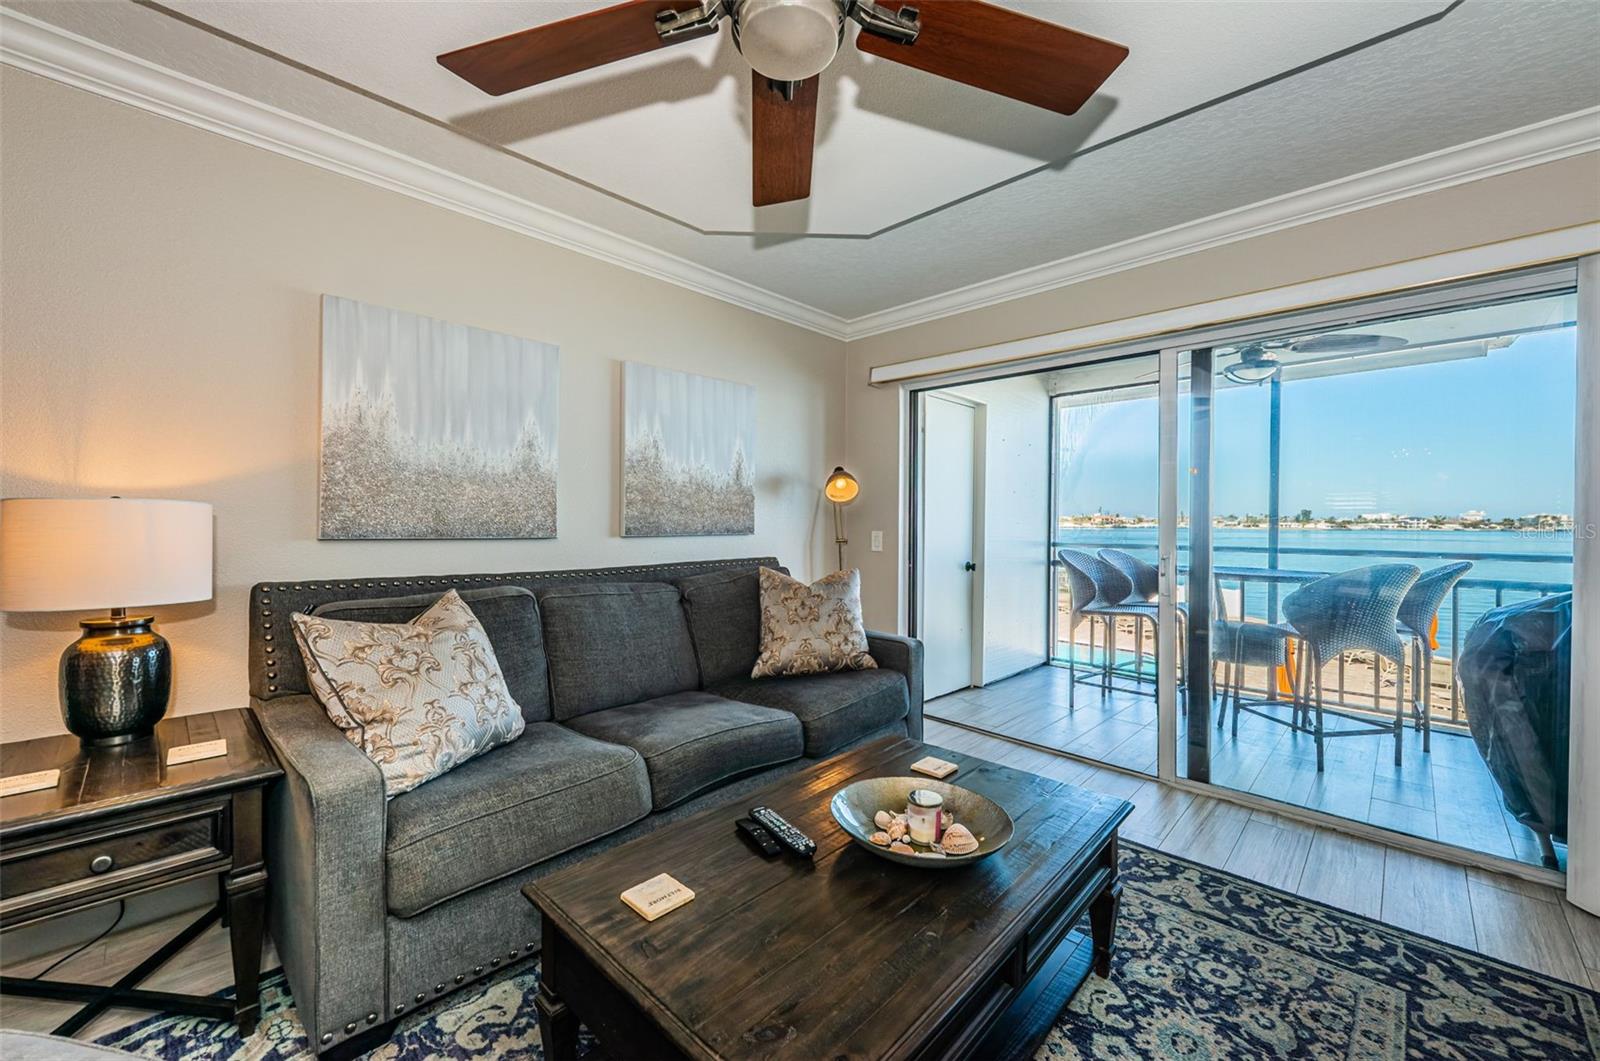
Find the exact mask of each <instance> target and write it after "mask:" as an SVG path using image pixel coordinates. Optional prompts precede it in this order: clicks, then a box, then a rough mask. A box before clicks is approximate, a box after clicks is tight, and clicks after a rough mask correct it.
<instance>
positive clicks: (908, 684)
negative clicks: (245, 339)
mask: <svg viewBox="0 0 1600 1061" xmlns="http://www.w3.org/2000/svg"><path fill="white" fill-rule="evenodd" d="M759 566H766V567H774V568H777V567H778V566H779V565H778V563H777V561H776V560H775V559H773V558H770V557H767V558H747V559H738V560H712V561H703V562H694V563H681V564H663V565H655V566H643V567H618V568H599V569H594V570H588V571H551V572H529V573H520V574H491V575H482V574H479V575H453V576H452V575H443V576H425V577H412V578H407V577H400V578H372V579H345V580H329V581H316V582H298V583H296V582H271V583H262V584H260V585H257V586H255V587H254V588H253V589H252V590H251V592H250V692H251V704H252V707H253V709H254V711H255V714H256V717H257V718H258V719H259V720H260V723H261V727H262V729H263V730H264V731H265V733H266V735H267V738H268V739H269V740H270V741H271V742H272V746H273V748H274V749H275V750H276V752H277V754H278V758H279V761H280V762H281V763H282V765H283V769H284V779H283V781H282V782H281V783H279V785H278V786H277V787H276V788H275V789H274V791H273V793H272V795H271V797H270V799H271V802H270V805H269V808H268V836H267V844H268V846H267V863H268V869H269V873H270V896H271V900H270V901H271V907H270V927H271V931H272V935H273V939H274V941H275V942H276V944H277V947H278V952H279V955H280V956H281V958H282V961H283V966H284V970H285V972H286V973H287V975H288V978H289V986H290V988H291V989H292V990H293V992H294V998H295V1003H296V1006H297V1008H298V1010H299V1015H300V1018H301V1020H302V1021H303V1022H304V1023H305V1027H306V1030H307V1031H308V1032H309V1034H310V1039H311V1042H312V1044H313V1046H314V1047H315V1048H316V1049H317V1051H318V1052H319V1053H320V1052H323V1051H328V1050H338V1051H340V1052H343V1051H344V1050H348V1049H350V1048H352V1047H354V1046H356V1045H357V1043H356V1042H351V1041H350V1040H352V1039H356V1040H360V1041H366V1040H370V1039H371V1038H372V1036H373V1033H374V1032H375V1031H381V1030H382V1029H384V1028H385V1027H386V1026H387V1025H388V1024H389V1023H391V1022H392V1021H394V1020H395V1019H397V1018H399V1017H401V1016H404V1015H405V1014H406V1013H408V1012H410V1011H411V1010H412V1009H414V1008H415V1007H417V1006H419V1005H423V1004H426V1003H429V1002H432V1001H433V1000H435V999H437V998H439V997H440V996H442V995H445V994H448V993H449V992H451V991H453V990H455V989H456V988H458V987H462V986H464V985H466V984H468V983H471V982H472V981H474V980H477V979H479V978H481V977H485V976H488V975H491V974H493V973H495V972H498V971H499V970H500V969H502V968H504V967H505V966H506V965H507V964H508V963H511V962H516V961H519V960H522V959H525V958H528V957H530V956H532V955H533V954H534V953H536V952H537V950H538V943H539V923H538V919H537V918H536V917H535V916H534V910H533V908H532V906H531V905H530V904H529V903H528V902H527V901H526V900H525V899H524V898H523V897H522V895H521V894H520V891H519V889H520V888H521V886H522V885H523V884H524V883H526V882H527V881H528V880H530V879H532V878H533V877H535V876H538V875H539V874H542V873H548V872H550V871H551V870H553V869H556V868H558V867H561V866H564V865H567V864H570V863H572V862H574V861H577V860H578V859H581V858H584V857H585V856H587V855H589V854H591V853H593V852H595V851H598V850H602V849H604V848H606V847H610V846H613V845H615V844H618V843H621V842H623V841H625V840H628V839H631V838H633V837H635V836H639V835H641V834H643V833H645V832H648V831H650V830H652V829H656V828H659V827H660V826H662V825H664V824H666V823H668V822H671V821H675V820H677V819H679V818H682V817H684V816H686V815H689V814H693V813H695V812H696V811H698V810H701V809H703V808H705V807H708V806H713V805H715V804H718V803H721V802H723V801H727V800H734V799H737V797H739V796H741V795H743V794H745V793H748V792H750V791H752V790H754V789H756V788H758V787H760V786H762V785H765V784H767V783H769V782H770V781H772V780H773V779H774V778H777V777H780V776H782V775H783V774H785V773H787V772H791V771H794V770H797V769H799V768H801V767H803V766H805V765H807V763H808V762H809V761H813V760H815V759H818V758H822V757H826V756H830V755H834V754H837V753H839V752H841V751H844V750H845V749H847V748H849V747H852V746H853V745H856V744H860V743H862V742H865V741H869V740H875V739H878V738H880V737H883V736H886V735H891V734H892V735H902V736H904V735H908V734H909V735H911V736H913V737H921V735H922V646H921V644H920V643H919V642H917V641H915V640H911V639H908V638H902V637H895V636H892V635H887V634H878V633H871V634H869V635H868V639H869V644H870V649H871V652H872V654H873V656H874V657H875V658H876V660H877V662H878V664H879V667H880V669H879V670H876V671H852V672H845V673H838V674H826V675H814V676H808V677H797V678H768V679H751V678H750V677H749V675H750V670H751V667H752V666H753V664H754V662H755V658H756V655H757V651H758V646H759V639H760V632H759V631H760V605H759V599H758V589H757V579H756V574H755V572H756V569H757V567H759ZM780 570H781V568H780ZM451 587H454V588H455V589H457V590H458V591H459V592H460V593H461V595H462V597H463V598H464V599H465V600H466V601H467V602H468V604H469V605H471V607H472V609H473V612H474V613H475V614H476V615H477V616H478V618H479V620H480V621H481V622H482V623H483V626H484V629H485V632H486V633H487V634H488V636H489V640H490V642H491V643H492V644H493V646H494V649H495V655H496V656H497V658H498V659H499V662H500V665H501V669H502V670H503V671H504V673H505V676H506V683H507V686H508V687H509V689H510V691H511V694H512V696H513V697H515V699H516V700H517V703H518V704H519V705H520V706H521V708H522V711H523V715H524V718H525V720H526V722H527V728H526V730H525V732H524V733H523V735H522V736H521V737H519V738H518V739H517V740H515V741H513V742H512V743H510V744H507V745H503V746H502V747H499V748H496V749H494V750H493V751H491V752H488V753H487V754H485V755H482V756H480V757H478V758H477V759H474V760H472V761H470V762H468V763H465V764H464V765H462V766H460V767H457V768H456V769H455V770H452V771H451V772H450V773H448V774H445V775H444V776H442V777H439V778H436V779H435V780H433V781H430V782H428V783H427V784H424V785H422V786H420V787H419V788H417V789H414V790H413V791H411V792H407V793H404V794H403V795H400V796H397V797H395V799H393V800H392V801H389V802H387V803H386V802H385V800H384V793H383V781H382V778H381V776H380V775H379V772H378V768H377V767H376V766H375V765H373V764H372V762H371V761H370V760H368V759H367V758H366V756H364V755H363V754H362V753H361V751H360V750H359V749H357V748H356V747H355V746H354V745H352V744H350V743H349V742H348V741H346V740H345V738H344V736H343V735H342V734H341V733H340V732H339V731H338V729H336V728H335V727H334V725H333V723H332V722H331V721H329V719H328V717H327V714H326V713H325V712H324V711H323V708H322V707H321V705H319V704H318V703H317V702H316V700H315V699H314V698H313V697H312V696H311V695H310V691H309V687H308V685H307V681H306V675H305V669H304V666H303V664H302V661H301V659H300V655H299V652H298V651H297V650H296V648H295V644H294V638H293V635H292V632H291V629H290V626H289V616H290V614H291V613H293V612H297V611H298V612H306V613H314V614H318V615H326V616H330V617H333V618H343V619H358V620H366V621H374V622H404V621H407V620H409V619H411V618H412V617H414V616H415V615H416V614H417V613H419V612H420V611H422V610H423V609H425V608H426V607H427V606H428V605H429V604H431V603H432V602H433V601H434V600H436V599H437V598H438V596H439V595H440V594H441V593H443V592H444V591H445V590H446V589H449V588H451ZM729 842H730V843H735V842H737V840H736V839H735V838H734V834H733V830H732V829H731V816H730V829H729Z"/></svg>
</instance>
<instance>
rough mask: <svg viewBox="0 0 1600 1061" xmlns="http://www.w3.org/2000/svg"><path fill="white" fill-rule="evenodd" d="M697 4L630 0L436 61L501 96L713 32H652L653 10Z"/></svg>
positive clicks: (681, 8) (681, 0)
mask: <svg viewBox="0 0 1600 1061" xmlns="http://www.w3.org/2000/svg"><path fill="white" fill-rule="evenodd" d="M699 6H700V5H699V4H698V3H696V2H695V0H628V2H627V3H622V4H616V5H615V6H612V7H603V8H601V9H600V10H598V11H586V12H584V13H583V14H581V15H574V16H573V17H571V18H565V19H562V20H561V21H560V22H552V23H550V24H549V25H546V26H535V27H533V28H532V29H525V30H522V31H521V32H519V33H512V34H508V35H507V36H504V37H497V38H495V39H494V40H492V41H484V42H483V43H482V44H474V45H472V46H471V47H468V48H458V49H457V50H455V51H453V52H446V53H444V54H443V55H441V56H439V65H440V66H442V67H444V68H445V69H446V70H449V71H450V72H451V73H452V74H455V75H456V76H457V77H460V78H462V79H463V80H466V81H470V82H471V83H472V84H474V85H476V86H477V87H479V88H481V89H483V91H485V92H487V93H489V95H491V96H503V95H505V94H506V93H507V92H515V91H516V90H517V89H519V88H527V87H528V86H529V85H537V84H541V83H543V82H545V81H554V80H555V79H556V78H558V77H565V76H567V75H568V74H575V73H577V72H578V71H580V70H589V69H592V68H593V67H596V66H604V65H605V64H606V63H614V62H616V61H617V60H618V59H628V58H631V57H633V56H635V55H642V54H643V53H645V52H650V51H655V50H656V49H657V48H661V47H664V46H666V45H668V44H677V43H679V42H680V41H685V40H694V39H695V38H697V37H703V36H708V35H710V34H712V33H715V32H717V30H716V27H714V26H713V27H708V28H707V29H706V30H705V32H704V33H691V34H685V35H683V36H678V37H674V38H673V39H672V40H670V41H664V40H662V39H661V37H660V35H659V34H657V33H656V13H657V12H660V11H687V10H691V9H693V8H696V7H699Z"/></svg>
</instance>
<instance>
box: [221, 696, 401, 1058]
mask: <svg viewBox="0 0 1600 1061" xmlns="http://www.w3.org/2000/svg"><path fill="white" fill-rule="evenodd" d="M250 706H251V709H252V711H253V712H254V713H255V716H256V719H257V721H259V722H260V724H261V729H262V731H263V732H264V733H265V734H266V736H267V740H268V741H270V742H271V744H272V749H273V751H275V752H276V753H277V755H278V762H279V764H280V765H281V766H282V767H283V780H282V781H280V782H279V783H278V784H277V785H276V786H275V787H274V789H273V791H272V794H271V796H270V797H269V805H268V813H267V873H268V891H269V894H270V896H271V904H272V905H271V925H272V938H273V940H274V942H276V944H277V947H278V955H279V957H280V958H281V959H282V960H283V968H284V972H285V974H286V975H287V976H288V978H289V987H290V989H291V990H292V991H293V992H294V999H295V1005H296V1007H297V1008H298V1010H299V1013H300V1020H301V1022H302V1023H303V1024H304V1025H305V1028H306V1031H307V1033H308V1034H309V1036H310V1042H311V1046H312V1048H313V1049H314V1050H318V1051H319V1052H320V1051H321V1050H324V1049H326V1048H327V1047H329V1046H331V1045H332V1044H333V1043H335V1042H338V1041H340V1040H342V1039H345V1038H348V1036H349V1034H350V1033H349V1032H347V1031H346V1030H345V1029H346V1028H347V1027H349V1026H350V1025H352V1024H354V1025H355V1027H356V1030H357V1031H360V1030H364V1029H366V1028H368V1027H370V1026H371V1025H372V1023H374V1020H376V1021H383V1020H387V1019H388V1018H389V1016H390V1014H389V1012H388V994H387V989H388V983H387V976H386V969H387V967H388V961H387V955H386V950H387V947H386V946H385V941H384V916H385V913H386V910H387V903H386V901H385V880H384V849H385V828H386V821H385V818H386V813H387V808H386V805H385V802H384V791H383V775H382V774H381V773H380V772H379V770H378V767H377V764H375V763H374V762H373V761H372V760H371V759H368V758H367V757H366V755H364V754H363V753H362V751H361V749H359V748H357V747H356V746H355V745H353V744H351V743H350V742H349V741H348V740H347V739H346V738H345V736H344V734H343V733H341V732H340V731H339V728H338V727H337V726H335V725H334V724H333V722H332V721H331V720H330V719H329V718H328V714H327V712H326V711H325V710H323V708H322V705H321V704H319V703H317V701H316V700H315V699H314V698H312V697H310V696H303V695H302V696H286V697H279V698H277V699H273V700H266V701H262V700H252V701H251V705H250Z"/></svg>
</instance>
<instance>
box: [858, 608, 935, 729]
mask: <svg viewBox="0 0 1600 1061" xmlns="http://www.w3.org/2000/svg"><path fill="white" fill-rule="evenodd" d="M867 651H868V652H870V653H872V658H873V659H875V660H877V661H878V666H880V667H886V668H888V669H889V670H895V671H899V672H900V673H901V674H904V675H905V676H906V689H907V691H908V692H909V693H910V694H911V712H910V713H909V714H908V715H906V735H907V736H909V737H911V738H913V739H915V740H921V739H922V642H921V641H919V640H917V639H916V638H914V637H901V636H899V635H898V634H880V633H878V632H876V631H874V630H868V631H867Z"/></svg>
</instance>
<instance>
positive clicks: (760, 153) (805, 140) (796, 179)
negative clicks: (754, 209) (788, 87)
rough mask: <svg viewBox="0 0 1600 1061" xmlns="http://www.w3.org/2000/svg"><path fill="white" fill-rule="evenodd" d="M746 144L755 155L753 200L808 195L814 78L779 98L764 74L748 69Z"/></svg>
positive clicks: (769, 201) (766, 203)
mask: <svg viewBox="0 0 1600 1061" xmlns="http://www.w3.org/2000/svg"><path fill="white" fill-rule="evenodd" d="M750 73H751V75H752V76H753V77H754V81H752V82H751V86H750V88H751V92H750V134H751V135H750V148H751V155H752V156H753V158H754V171H755V172H754V176H755V180H754V184H753V188H754V191H753V195H752V201H753V202H754V203H755V205H757V206H771V205H773V204H774V203H788V202H793V201H794V200H796V199H805V198H807V197H809V196H810V195H811V152H812V148H813V147H814V145H815V143H816V136H817V80H818V79H817V78H816V77H810V78H807V79H806V80H804V81H802V82H800V83H799V85H797V86H796V87H795V93H794V99H792V100H787V99H784V98H783V93H782V92H780V91H778V89H777V88H776V87H774V86H773V85H772V84H771V83H770V82H769V81H768V80H767V79H766V78H765V77H763V76H762V75H760V74H758V73H756V72H755V71H754V70H752V71H751V72H750Z"/></svg>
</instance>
